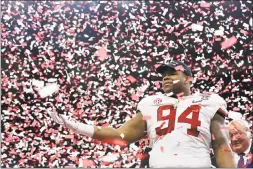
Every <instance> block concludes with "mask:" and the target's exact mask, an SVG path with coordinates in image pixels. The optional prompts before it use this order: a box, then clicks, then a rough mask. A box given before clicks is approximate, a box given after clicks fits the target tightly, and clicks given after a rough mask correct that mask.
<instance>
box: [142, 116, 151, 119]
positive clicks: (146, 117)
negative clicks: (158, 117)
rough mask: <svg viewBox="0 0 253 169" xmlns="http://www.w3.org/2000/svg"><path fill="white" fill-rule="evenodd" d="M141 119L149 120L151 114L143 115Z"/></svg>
mask: <svg viewBox="0 0 253 169" xmlns="http://www.w3.org/2000/svg"><path fill="white" fill-rule="evenodd" d="M142 120H151V116H143V117H142Z"/></svg>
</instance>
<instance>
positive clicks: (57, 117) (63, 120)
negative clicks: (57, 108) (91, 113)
mask: <svg viewBox="0 0 253 169" xmlns="http://www.w3.org/2000/svg"><path fill="white" fill-rule="evenodd" d="M49 115H50V116H51V117H52V119H53V120H54V121H55V122H56V123H58V124H60V125H62V126H64V127H67V128H69V129H70V130H72V131H74V132H75V131H76V130H77V128H78V125H77V124H78V123H77V122H76V120H75V119H73V118H71V117H70V116H66V115H62V114H58V113H57V112H49Z"/></svg>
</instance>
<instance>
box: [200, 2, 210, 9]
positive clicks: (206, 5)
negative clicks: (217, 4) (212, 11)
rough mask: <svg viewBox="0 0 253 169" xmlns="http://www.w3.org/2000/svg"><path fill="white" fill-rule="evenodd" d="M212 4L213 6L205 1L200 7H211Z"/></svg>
mask: <svg viewBox="0 0 253 169" xmlns="http://www.w3.org/2000/svg"><path fill="white" fill-rule="evenodd" d="M210 6H211V4H210V3H208V2H203V3H201V4H200V7H202V8H210Z"/></svg>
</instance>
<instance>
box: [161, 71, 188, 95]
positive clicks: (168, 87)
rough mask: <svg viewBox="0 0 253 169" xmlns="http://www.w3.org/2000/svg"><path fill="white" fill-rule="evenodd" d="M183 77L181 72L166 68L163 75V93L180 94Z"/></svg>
mask: <svg viewBox="0 0 253 169" xmlns="http://www.w3.org/2000/svg"><path fill="white" fill-rule="evenodd" d="M183 81H184V75H183V72H181V71H176V70H174V69H172V68H168V69H167V70H166V71H164V73H163V81H162V87H163V91H164V92H165V93H170V92H173V93H174V94H178V93H181V92H182V91H183V87H184V82H183Z"/></svg>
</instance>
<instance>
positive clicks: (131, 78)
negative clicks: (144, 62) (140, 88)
mask: <svg viewBox="0 0 253 169" xmlns="http://www.w3.org/2000/svg"><path fill="white" fill-rule="evenodd" d="M127 79H128V80H129V81H130V82H131V83H134V82H136V79H135V78H134V77H133V76H131V75H129V76H127Z"/></svg>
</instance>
